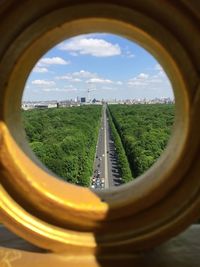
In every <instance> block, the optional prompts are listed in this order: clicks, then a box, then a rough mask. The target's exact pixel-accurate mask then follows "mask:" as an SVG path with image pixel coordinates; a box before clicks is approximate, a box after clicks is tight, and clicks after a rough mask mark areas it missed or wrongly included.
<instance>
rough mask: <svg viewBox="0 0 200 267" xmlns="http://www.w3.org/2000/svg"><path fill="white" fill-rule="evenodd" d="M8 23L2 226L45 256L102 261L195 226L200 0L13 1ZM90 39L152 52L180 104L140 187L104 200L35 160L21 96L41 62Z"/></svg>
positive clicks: (4, 31) (0, 162)
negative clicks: (104, 37)
mask: <svg viewBox="0 0 200 267" xmlns="http://www.w3.org/2000/svg"><path fill="white" fill-rule="evenodd" d="M0 15H1V16H0V36H1V42H0V95H1V98H0V182H1V184H0V220H1V221H2V223H3V224H5V225H6V226H7V227H8V228H9V229H11V230H12V231H13V232H15V233H16V234H18V235H19V236H21V237H23V238H25V239H26V240H28V241H29V242H31V243H33V244H35V245H37V246H39V247H42V248H45V249H47V250H51V251H54V252H59V253H61V252H65V255H66V257H67V256H68V257H70V255H73V256H74V255H78V256H79V257H80V258H81V257H83V256H84V257H86V256H88V257H94V258H95V257H103V256H104V255H109V254H113V253H116V254H117V253H131V252H135V251H142V250H146V249H149V248H152V247H154V246H155V245H158V244H160V243H162V242H164V241H165V240H167V239H169V238H170V237H172V236H175V235H176V234H178V233H180V232H181V231H183V230H184V229H185V228H186V227H187V226H188V225H190V224H191V223H192V222H194V221H196V220H197V218H198V217H199V215H200V198H199V188H200V179H199V173H200V154H199V146H200V116H199V114H200V83H199V70H200V53H199V51H200V34H199V33H200V32H199V27H198V25H199V20H200V19H199V17H200V8H199V4H198V1H195V0H194V1H185V0H177V1H162V0H148V1H144V0H143V1H142V0H135V1H133V0H116V1H114V0H107V1H96V0H94V1H91V0H85V1H78V0H76V1H69V0H56V1H55V0H49V1H39V0H34V1H33V0H26V1H25V0H21V1H20V3H19V2H18V1H15V0H7V1H3V2H1V4H0ZM90 32H110V33H115V34H119V35H121V36H123V37H126V38H128V39H130V40H133V41H136V42H137V43H138V44H140V45H142V46H143V47H144V48H146V49H147V50H148V51H149V52H151V53H152V54H153V55H154V56H155V57H156V58H157V60H158V61H159V62H160V63H161V65H162V66H163V67H164V69H165V71H166V73H167V74H168V76H169V78H170V80H171V83H172V85H173V89H174V94H175V99H176V121H175V127H174V131H173V135H172V137H171V139H170V142H169V144H168V147H167V149H166V150H165V152H164V153H163V155H162V156H161V158H160V159H159V160H158V162H157V163H156V164H155V165H154V166H153V167H152V168H151V169H150V170H149V171H148V172H147V173H145V174H144V175H142V176H141V177H140V178H139V179H137V180H136V181H135V182H133V183H130V184H128V185H123V186H121V187H120V188H117V189H112V190H110V191H105V192H103V193H98V194H96V193H94V192H92V191H91V190H90V189H86V188H81V187H78V186H75V185H71V184H67V183H64V182H62V181H60V180H58V179H56V178H55V177H53V176H52V175H51V174H50V173H48V171H46V170H45V168H44V167H43V166H41V165H40V163H39V162H38V161H37V159H36V158H35V157H34V155H33V154H32V152H31V151H30V149H29V147H28V145H27V142H26V141H25V133H24V131H23V129H22V123H21V117H20V105H21V96H22V92H23V88H24V85H25V82H26V79H27V77H28V75H29V73H30V71H31V69H32V68H33V66H34V64H35V63H36V62H37V60H38V59H39V58H40V57H41V56H42V55H43V54H44V53H45V52H46V51H48V49H50V48H51V47H53V46H54V45H55V44H57V43H58V42H60V41H62V40H64V39H65V38H69V37H71V36H75V35H78V34H81V33H90ZM82 266H83V265H82ZM94 266H96V265H94Z"/></svg>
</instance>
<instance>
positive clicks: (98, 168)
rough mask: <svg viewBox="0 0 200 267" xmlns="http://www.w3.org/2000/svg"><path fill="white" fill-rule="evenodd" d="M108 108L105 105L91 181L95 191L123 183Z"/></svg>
mask: <svg viewBox="0 0 200 267" xmlns="http://www.w3.org/2000/svg"><path fill="white" fill-rule="evenodd" d="M106 108H107V107H106V105H104V106H103V110H102V119H101V127H100V130H99V137H98V142H97V149H96V157H95V162H94V173H93V177H92V181H91V187H92V188H94V189H108V188H110V187H113V186H118V185H120V184H121V183H122V179H121V177H120V175H119V167H118V156H117V153H116V148H115V144H114V141H113V139H112V133H111V129H110V126H109V121H108V117H107V114H106Z"/></svg>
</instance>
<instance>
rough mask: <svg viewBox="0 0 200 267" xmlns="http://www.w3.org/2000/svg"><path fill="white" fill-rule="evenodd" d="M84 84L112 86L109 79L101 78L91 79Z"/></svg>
mask: <svg viewBox="0 0 200 267" xmlns="http://www.w3.org/2000/svg"><path fill="white" fill-rule="evenodd" d="M86 83H107V84H108V83H109V84H112V83H113V81H111V80H109V79H102V78H91V79H89V80H87V81H86Z"/></svg>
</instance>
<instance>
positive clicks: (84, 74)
mask: <svg viewBox="0 0 200 267" xmlns="http://www.w3.org/2000/svg"><path fill="white" fill-rule="evenodd" d="M72 76H76V77H80V78H95V77H98V75H97V74H96V73H93V72H89V71H86V70H80V71H77V72H73V73H72Z"/></svg>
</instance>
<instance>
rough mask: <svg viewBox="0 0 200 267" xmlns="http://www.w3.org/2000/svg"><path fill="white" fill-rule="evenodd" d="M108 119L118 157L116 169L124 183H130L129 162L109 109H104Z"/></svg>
mask: <svg viewBox="0 0 200 267" xmlns="http://www.w3.org/2000/svg"><path fill="white" fill-rule="evenodd" d="M106 112H107V115H108V119H109V126H110V129H111V135H112V138H113V140H114V143H115V147H116V152H117V156H118V167H119V173H120V176H121V178H122V180H123V182H124V183H128V182H130V181H131V180H132V179H133V178H132V174H131V170H130V166H129V162H128V160H127V157H126V153H125V151H124V147H123V144H122V142H121V139H120V136H119V134H118V132H117V129H116V128H115V125H114V123H113V120H112V116H111V115H110V112H109V109H108V108H107V109H106Z"/></svg>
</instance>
